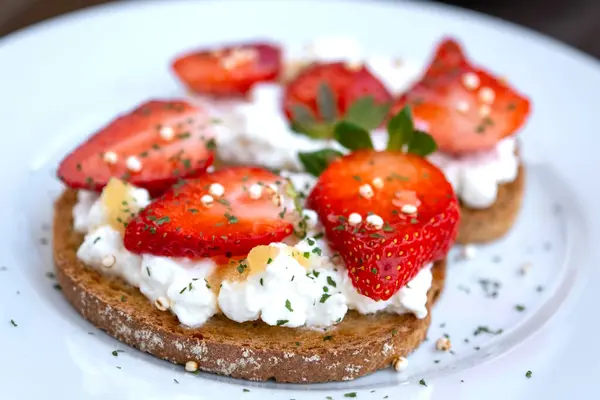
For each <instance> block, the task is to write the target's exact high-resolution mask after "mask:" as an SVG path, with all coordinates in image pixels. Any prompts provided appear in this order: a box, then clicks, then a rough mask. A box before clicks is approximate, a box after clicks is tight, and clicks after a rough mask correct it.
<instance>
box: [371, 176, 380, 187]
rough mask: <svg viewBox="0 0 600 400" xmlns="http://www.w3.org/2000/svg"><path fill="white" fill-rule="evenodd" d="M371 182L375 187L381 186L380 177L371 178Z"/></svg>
mask: <svg viewBox="0 0 600 400" xmlns="http://www.w3.org/2000/svg"><path fill="white" fill-rule="evenodd" d="M371 183H372V184H373V186H374V187H375V188H377V189H381V188H382V187H383V179H381V178H380V177H376V178H373V182H371Z"/></svg>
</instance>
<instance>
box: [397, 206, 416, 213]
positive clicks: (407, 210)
mask: <svg viewBox="0 0 600 400" xmlns="http://www.w3.org/2000/svg"><path fill="white" fill-rule="evenodd" d="M400 211H402V212H403V213H404V214H414V213H416V212H417V206H415V205H414V204H404V205H403V206H402V208H401V209H400Z"/></svg>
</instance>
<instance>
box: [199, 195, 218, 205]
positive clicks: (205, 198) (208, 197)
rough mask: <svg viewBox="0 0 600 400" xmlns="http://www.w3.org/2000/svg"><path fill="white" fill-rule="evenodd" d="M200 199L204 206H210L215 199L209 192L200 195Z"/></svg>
mask: <svg viewBox="0 0 600 400" xmlns="http://www.w3.org/2000/svg"><path fill="white" fill-rule="evenodd" d="M200 201H201V202H202V204H203V205H204V207H210V206H212V204H213V202H214V201H215V199H214V198H213V197H212V196H211V195H210V194H205V195H204V196H202V197H200Z"/></svg>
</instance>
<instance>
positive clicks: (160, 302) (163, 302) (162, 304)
mask: <svg viewBox="0 0 600 400" xmlns="http://www.w3.org/2000/svg"><path fill="white" fill-rule="evenodd" d="M154 306H155V307H156V308H158V309H159V310H160V311H167V310H168V309H169V300H168V299H165V298H164V297H159V298H158V299H156V300H154Z"/></svg>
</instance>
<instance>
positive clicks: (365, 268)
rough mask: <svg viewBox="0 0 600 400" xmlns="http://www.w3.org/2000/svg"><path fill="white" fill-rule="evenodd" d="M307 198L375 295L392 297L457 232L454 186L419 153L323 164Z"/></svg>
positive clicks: (353, 272) (366, 153)
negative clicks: (322, 169) (321, 171)
mask: <svg viewBox="0 0 600 400" xmlns="http://www.w3.org/2000/svg"><path fill="white" fill-rule="evenodd" d="M307 206H308V207H309V208H312V209H314V210H315V211H317V213H318V214H319V217H320V219H321V222H323V224H324V226H325V229H326V233H327V238H328V240H329V241H330V243H331V245H332V247H333V248H334V249H335V250H336V251H338V252H339V253H340V255H341V256H342V257H343V259H344V261H345V263H346V266H347V268H348V274H349V276H350V278H351V279H352V282H353V284H354V286H355V287H356V289H357V290H358V292H359V293H361V294H363V295H365V296H368V297H370V298H372V299H374V300H387V299H388V298H390V297H391V296H392V295H393V294H394V293H396V292H397V291H398V289H400V288H401V287H403V286H404V285H406V283H407V282H408V281H409V280H411V279H412V278H413V277H414V276H415V275H416V274H417V272H418V271H419V270H420V269H421V268H422V267H423V266H424V265H426V264H427V263H430V262H432V261H435V260H439V259H441V258H443V257H445V256H446V253H447V252H448V250H449V249H450V246H451V245H452V243H453V242H454V240H455V238H456V235H457V228H458V220H459V208H458V201H457V199H456V196H455V195H454V192H453V190H452V186H451V185H450V184H449V183H448V181H447V180H446V179H445V177H444V174H443V173H442V172H441V171H440V170H439V169H437V168H436V167H435V166H433V165H432V164H430V163H429V162H428V161H427V160H425V159H424V158H422V157H420V156H417V155H414V154H407V153H400V152H392V151H384V152H375V151H372V150H360V151H357V152H353V153H351V154H349V155H347V156H344V157H343V158H340V159H338V160H337V161H334V162H333V163H332V164H330V165H329V167H328V168H327V169H326V170H325V171H324V172H323V174H322V175H321V177H320V178H319V181H318V183H317V185H316V186H315V188H314V190H313V191H312V193H311V194H310V195H309V197H308V200H307ZM354 213H356V214H358V215H360V216H361V221H360V222H358V221H359V218H357V216H356V215H353V216H352V217H350V215H351V214H354Z"/></svg>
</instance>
